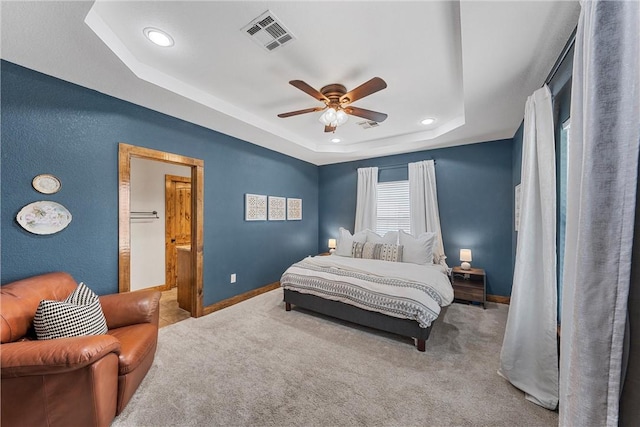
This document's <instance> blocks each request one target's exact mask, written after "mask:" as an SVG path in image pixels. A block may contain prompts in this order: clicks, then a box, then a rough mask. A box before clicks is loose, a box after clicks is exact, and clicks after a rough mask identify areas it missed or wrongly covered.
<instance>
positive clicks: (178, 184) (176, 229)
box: [164, 175, 192, 312]
mask: <svg viewBox="0 0 640 427" xmlns="http://www.w3.org/2000/svg"><path fill="white" fill-rule="evenodd" d="M164 181H165V191H164V200H165V227H164V229H165V244H164V247H165V287H166V290H170V289H173V288H178V289H177V301H178V306H179V307H180V308H181V309H183V310H186V311H188V312H191V311H192V307H191V299H192V298H191V287H190V286H189V282H190V281H191V274H190V268H189V254H190V253H191V178H186V177H183V176H177V175H165V178H164Z"/></svg>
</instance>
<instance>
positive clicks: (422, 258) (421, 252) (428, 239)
mask: <svg viewBox="0 0 640 427" xmlns="http://www.w3.org/2000/svg"><path fill="white" fill-rule="evenodd" d="M435 239H436V233H432V232H429V231H427V232H425V233H422V234H420V235H419V236H418V237H414V236H412V235H411V234H408V233H405V232H404V231H402V230H400V245H402V246H403V247H404V249H403V251H402V262H410V263H412V264H431V263H433V243H434V241H435Z"/></svg>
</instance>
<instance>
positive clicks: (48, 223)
mask: <svg viewBox="0 0 640 427" xmlns="http://www.w3.org/2000/svg"><path fill="white" fill-rule="evenodd" d="M16 220H17V221H18V224H20V225H21V226H22V228H24V229H25V230H27V231H28V232H30V233H33V234H54V233H57V232H58V231H61V230H63V229H64V228H65V227H66V226H67V225H69V223H70V222H71V213H70V212H69V211H68V210H67V208H65V207H64V206H62V205H61V204H59V203H56V202H47V201H42V202H33V203H30V204H28V205H27V206H25V207H23V208H22V209H21V210H20V212H18V215H17V216H16Z"/></svg>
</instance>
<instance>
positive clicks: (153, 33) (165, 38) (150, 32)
mask: <svg viewBox="0 0 640 427" xmlns="http://www.w3.org/2000/svg"><path fill="white" fill-rule="evenodd" d="M142 32H143V33H144V35H145V37H146V38H148V39H149V41H151V42H152V43H153V44H156V45H158V46H161V47H171V46H173V45H174V42H173V38H172V37H171V36H170V35H169V34H167V33H165V32H164V31H162V30H159V29H157V28H153V27H147V28H145V29H144V30H143V31H142Z"/></svg>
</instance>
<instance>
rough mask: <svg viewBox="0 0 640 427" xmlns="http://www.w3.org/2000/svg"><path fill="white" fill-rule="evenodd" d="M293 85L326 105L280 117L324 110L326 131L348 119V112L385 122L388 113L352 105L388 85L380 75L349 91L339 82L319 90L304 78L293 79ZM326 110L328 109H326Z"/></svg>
mask: <svg viewBox="0 0 640 427" xmlns="http://www.w3.org/2000/svg"><path fill="white" fill-rule="evenodd" d="M289 84H291V85H292V86H295V87H297V88H298V89H300V90H301V91H303V92H305V93H307V94H309V95H311V96H313V97H314V98H315V99H317V100H318V101H322V102H324V107H313V108H307V109H304V110H297V111H290V112H288V113H282V114H278V117H280V118H286V117H291V116H297V115H299V114H306V113H313V112H315V111H324V114H323V115H322V116H320V122H321V123H323V124H324V131H325V132H334V131H335V130H336V127H338V126H339V125H341V124H344V123H345V122H346V121H347V114H349V115H352V116H358V117H362V118H365V119H367V120H373V121H375V122H378V123H379V122H383V121H384V120H385V119H386V118H387V115H386V114H384V113H379V112H377V111H371V110H365V109H364V108H358V107H354V106H352V105H350V104H351V103H352V102H354V101H357V100H358V99H362V98H364V97H365V96H369V95H371V94H372V93H376V92H378V91H380V90H382V89H384V88H386V87H387V83H385V81H384V80H382V79H381V78H380V77H374V78H372V79H371V80H369V81H368V82H365V83H363V84H361V85H360V86H358V87H357V88H355V89H353V90H351V91H349V92H347V89H346V88H345V87H344V86H343V85H341V84H338V83H333V84H330V85H327V86H324V87H323V88H322V89H320V90H319V91H318V90H316V89H314V88H312V87H311V86H309V85H308V84H307V83H305V82H303V81H302V80H291V81H290V82H289ZM325 110H326V111H325Z"/></svg>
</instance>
